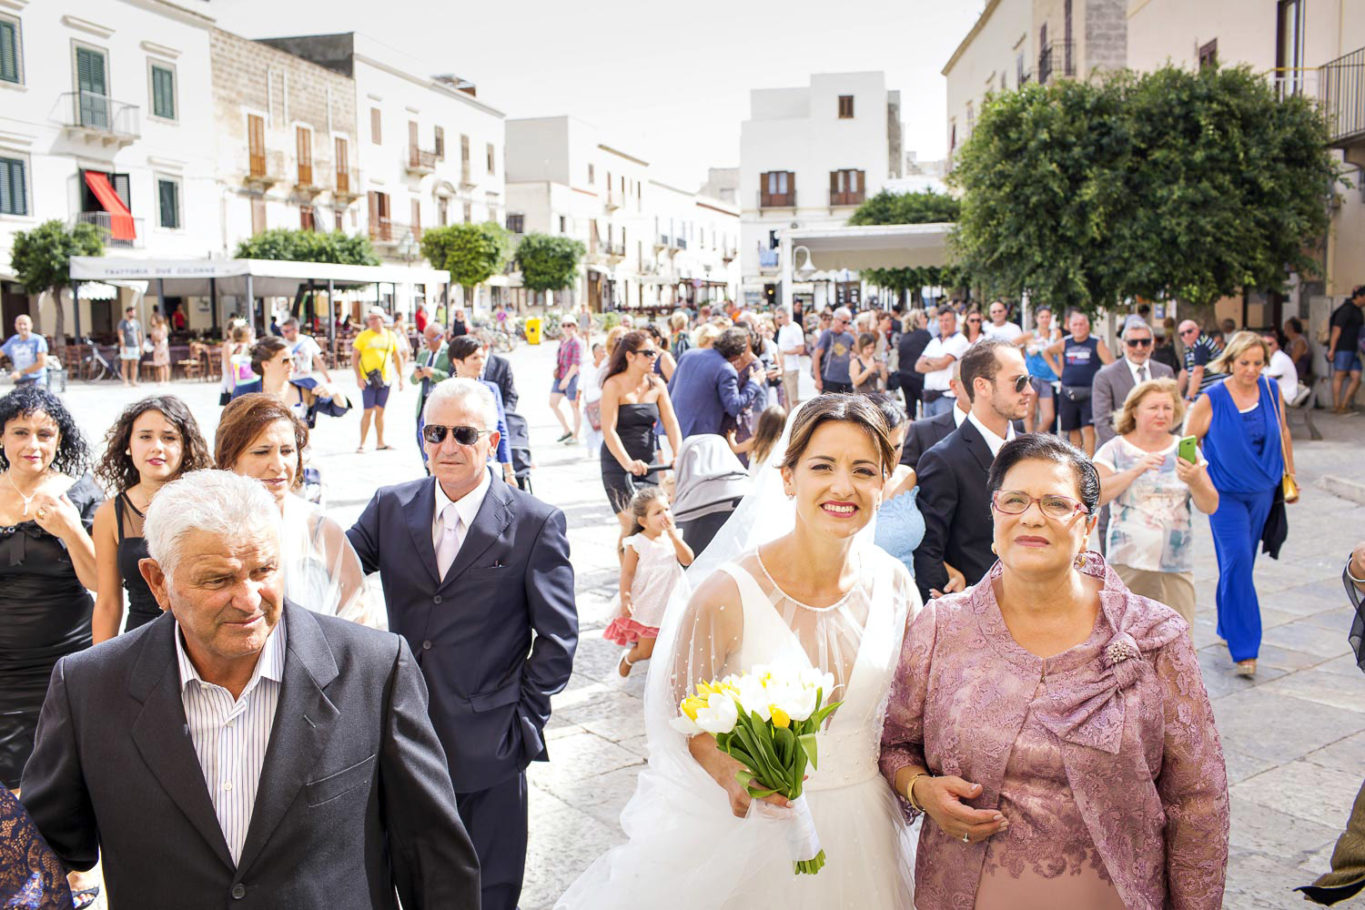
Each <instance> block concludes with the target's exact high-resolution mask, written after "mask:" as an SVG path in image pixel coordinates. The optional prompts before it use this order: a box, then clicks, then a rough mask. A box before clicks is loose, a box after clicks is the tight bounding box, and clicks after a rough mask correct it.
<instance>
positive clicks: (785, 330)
mask: <svg viewBox="0 0 1365 910" xmlns="http://www.w3.org/2000/svg"><path fill="white" fill-rule="evenodd" d="M805 343H806V333H805V332H803V331H801V326H799V325H797V324H796V323H794V322H789V323H787V324H786V325H784V326H783V327H782V328H780V329H778V330H777V349H778V350H779V351H781V352H782V369H783V370H784V371H785V372H787V373H795V372H798V371H799V370H800V369H801V368H802V364H803V363H809V360H808V359H807V357H806V355H804V354H802V355H799V356H798V355H795V354H790V353H788V352H789V351H790V350H791V349H792V348H799V347H801V346H802V345H804V344H805Z"/></svg>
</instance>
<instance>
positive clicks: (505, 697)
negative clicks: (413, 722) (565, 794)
mask: <svg viewBox="0 0 1365 910" xmlns="http://www.w3.org/2000/svg"><path fill="white" fill-rule="evenodd" d="M435 511H436V480H435V478H423V479H421V480H414V481H409V482H408V483H401V484H397V485H396V486H392V487H383V488H381V489H380V490H379V492H377V493H375V494H374V498H373V499H371V500H370V504H369V505H368V506H366V508H365V511H364V513H363V514H362V515H361V516H360V519H359V520H358V521H357V522H356V523H355V525H354V526H353V527H352V528H351V529H350V530H349V531H347V532H346V534H347V536H348V537H349V538H350V540H351V545H352V546H354V547H355V551H356V553H357V554H359V556H360V561H361V563H363V564H364V566H365V571H366V572H376V571H377V572H379V574H380V579H381V580H382V582H383V584H384V598H385V601H386V603H387V605H388V613H389V629H390V630H392V631H394V632H397V633H398V634H399V635H402V636H403V637H404V638H406V639H407V641H408V644H409V645H411V646H412V651H413V653H414V654H416V655H417V662H418V664H419V665H420V666H421V668H422V675H423V676H425V677H426V681H427V687H428V688H429V689H430V690H431V721H432V723H433V724H434V725H435V727H436V734H437V735H438V736H439V737H440V738H441V744H442V745H443V746H445V750H446V757H447V758H448V759H449V761H450V776H451V779H452V780H453V781H454V783H455V791H456V792H457V793H471V792H474V791H478V790H486V789H488V788H489V787H492V786H493V785H495V784H498V783H500V782H502V781H504V780H506V779H508V778H509V777H512V776H514V775H516V774H518V773H520V772H521V771H523V770H525V768H526V766H527V765H528V764H529V763H530V762H531V761H533V760H542V761H543V760H545V759H546V758H547V756H546V753H545V741H544V736H543V734H542V732H541V731H542V730H543V729H544V727H545V724H546V722H548V721H549V719H550V696H551V695H553V694H554V693H556V692H558V691H560V690H561V689H563V688H564V686H565V685H566V684H567V683H568V681H569V673H570V671H571V670H572V669H573V655H574V649H575V648H576V647H577V645H578V610H577V608H576V607H575V604H574V576H573V566H572V565H570V563H569V541H568V538H567V537H566V536H565V522H564V513H563V512H561V511H559V510H558V509H556V508H554V507H553V506H549V505H546V504H545V503H543V502H541V501H540V500H538V499H536V498H534V497H532V496H528V495H527V494H525V493H522V492H521V491H520V490H517V489H515V488H513V487H509V486H507V484H505V483H503V482H502V481H501V480H500V479H498V478H497V477H494V478H492V482H491V484H490V486H489V488H488V495H487V497H486V498H485V499H484V501H483V505H481V506H480V507H479V512H478V515H476V516H475V518H474V523H473V524H472V525H470V527H469V530H468V531H467V532H466V534H465V538H464V542H463V543H462V544H461V546H460V551H459V553H458V555H457V556H456V557H455V562H454V563H452V564H451V566H450V571H448V572H447V573H446V576H445V578H439V577H438V576H437V572H436V550H435V548H434V547H433V546H432V542H431V529H432V521H433V519H434V516H435Z"/></svg>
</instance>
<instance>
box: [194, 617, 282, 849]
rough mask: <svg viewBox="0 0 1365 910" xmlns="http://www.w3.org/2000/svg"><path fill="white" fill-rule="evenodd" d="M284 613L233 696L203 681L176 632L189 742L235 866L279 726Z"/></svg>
mask: <svg viewBox="0 0 1365 910" xmlns="http://www.w3.org/2000/svg"><path fill="white" fill-rule="evenodd" d="M284 649H285V631H284V612H283V611H281V612H280V620H279V623H278V624H277V625H276V626H275V630H274V631H273V632H272V633H271V634H270V637H269V638H267V639H266V640H265V647H264V648H262V649H261V655H260V657H259V658H258V659H257V661H256V669H255V670H254V671H253V672H252V674H251V679H250V680H249V681H248V682H247V684H246V688H244V689H242V695H241V697H240V698H238V699H235V700H234V699H233V697H232V693H231V692H229V691H228V690H227V689H224V688H223V687H222V686H217V685H214V684H213V683H209V682H205V681H204V680H203V678H202V677H200V675H199V671H198V670H196V669H195V668H194V664H193V663H191V662H190V658H189V655H188V654H186V653H185V646H184V644H183V643H182V642H181V640H180V630H179V628H177V629H176V634H175V656H176V659H177V660H178V661H179V664H180V699H181V701H182V702H183V704H184V706H185V720H186V721H187V722H188V723H189V730H190V740H191V741H192V742H193V743H194V752H195V754H196V755H197V756H198V757H199V766H200V767H201V768H202V769H203V771H204V783H205V784H206V785H207V786H208V790H209V798H210V799H211V800H212V801H213V809H214V812H215V813H217V815H218V825H219V827H220V828H222V829H223V838H224V839H225V840H226V841H227V846H228V852H229V853H231V854H232V862H233V863H234V864H236V863H237V861H238V860H239V859H240V858H241V855H242V844H243V843H245V842H246V832H247V828H249V827H250V825H251V810H252V808H253V807H254V806H255V804H256V790H257V788H258V787H259V786H260V782H261V766H262V765H263V764H264V763H265V750H266V747H267V746H268V745H270V730H271V728H272V727H274V725H275V708H276V707H277V706H278V705H279V701H280V685H281V683H283V681H284Z"/></svg>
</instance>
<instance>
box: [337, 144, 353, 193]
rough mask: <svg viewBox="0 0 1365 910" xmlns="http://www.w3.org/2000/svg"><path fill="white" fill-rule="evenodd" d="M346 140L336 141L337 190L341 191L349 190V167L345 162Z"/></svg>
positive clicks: (347, 191) (346, 191)
mask: <svg viewBox="0 0 1365 910" xmlns="http://www.w3.org/2000/svg"><path fill="white" fill-rule="evenodd" d="M346 158H347V155H346V140H345V139H341V138H338V139H337V141H336V167H337V190H338V191H339V192H342V193H349V192H350V191H351V169H350V168H349V167H348V166H347V164H346Z"/></svg>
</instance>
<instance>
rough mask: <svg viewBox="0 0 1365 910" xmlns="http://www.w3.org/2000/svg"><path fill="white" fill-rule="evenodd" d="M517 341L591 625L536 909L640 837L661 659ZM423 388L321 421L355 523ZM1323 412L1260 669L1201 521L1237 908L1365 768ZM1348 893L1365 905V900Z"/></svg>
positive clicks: (78, 406)
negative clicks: (626, 828) (651, 703)
mask: <svg viewBox="0 0 1365 910" xmlns="http://www.w3.org/2000/svg"><path fill="white" fill-rule="evenodd" d="M510 356H511V360H512V364H513V367H514V370H515V373H516V379H517V388H518V391H519V392H520V394H521V404H520V405H519V410H520V411H521V413H522V414H523V415H525V416H526V417H527V419H528V420H529V422H530V426H531V438H532V451H533V455H534V458H535V462H536V471H535V474H534V478H533V483H534V485H535V492H536V495H538V496H540V497H541V498H543V499H545V500H546V501H548V502H551V503H553V504H555V505H557V506H559V507H560V508H562V509H563V510H564V511H565V513H566V514H567V516H568V519H569V537H570V541H571V544H572V548H573V561H574V566H575V570H576V573H577V581H578V605H579V614H580V620H581V628H582V636H581V638H580V643H579V650H578V657H577V660H576V661H575V668H574V674H573V679H572V681H571V682H570V684H569V686H568V688H567V689H566V690H565V691H564V692H563V693H561V694H560V695H559V696H558V697H557V698H555V699H554V717H553V719H552V720H551V722H550V728H549V731H548V734H547V735H548V740H549V752H550V756H551V761H550V762H549V763H548V764H541V763H537V764H535V765H533V766H532V768H531V772H530V781H531V847H530V856H529V858H528V862H527V870H526V886H525V890H524V892H523V895H522V907H523V908H524V910H543V908H549V907H552V906H553V904H554V901H555V899H556V898H557V897H558V896H559V895H560V894H561V893H562V892H563V890H564V889H565V888H566V887H567V886H568V884H569V883H570V882H571V881H572V880H573V879H574V877H576V876H577V875H578V874H579V873H580V872H581V871H582V870H583V869H585V868H586V867H587V865H588V864H589V863H590V862H591V861H592V860H593V859H594V858H595V857H596V856H598V855H599V854H600V853H602V852H603V851H604V850H606V849H608V848H609V847H611V846H612V845H614V844H617V843H619V842H621V840H622V834H621V830H620V825H619V823H618V820H617V819H618V816H619V813H620V810H621V808H622V807H623V806H624V805H625V802H626V800H627V799H629V797H630V795H631V793H632V792H633V790H634V786H635V777H636V775H637V774H638V772H639V770H640V769H641V768H642V767H643V766H644V763H645V760H646V754H645V741H644V727H643V721H642V713H641V695H642V692H643V684H644V672H643V670H644V668H640V670H637V671H636V673H635V674H634V675H633V676H632V677H631V678H629V679H626V680H621V679H620V677H619V676H617V674H616V661H617V659H618V657H619V655H620V651H619V649H618V648H617V647H616V646H614V645H612V644H610V643H609V642H607V641H605V640H603V638H602V637H601V632H602V629H603V628H604V627H605V626H606V624H607V622H608V621H609V620H610V615H609V613H610V610H611V598H612V596H613V594H614V593H615V590H616V581H617V572H616V556H615V540H616V534H617V525H616V521H615V518H614V516H613V515H612V514H611V512H610V509H609V508H608V506H607V502H606V496H605V494H604V493H603V490H602V486H601V480H600V468H599V465H598V462H597V461H596V460H594V459H590V458H588V457H587V453H586V452H585V451H584V448H583V446H581V445H578V446H563V445H557V444H556V443H555V442H554V440H555V438H556V437H558V436H559V435H560V432H561V431H560V429H559V426H558V424H557V422H556V421H555V420H554V417H553V415H552V414H551V413H550V411H549V409H548V404H547V401H546V399H547V393H546V390H547V389H548V388H549V387H550V376H551V372H552V369H553V358H554V343H553V342H550V343H548V344H544V345H541V346H539V347H528V346H526V345H524V344H523V345H522V346H521V347H519V348H518V349H517V350H516V351H515V352H513V354H512V355H510ZM339 378H340V379H341V381H342V382H343V383H345V384H347V385H348V386H349V385H350V384H352V383H353V381H354V380H353V379H352V378H351V377H350V376H349V374H343V375H341V376H340V377H339ZM167 392H168V393H172V394H177V395H180V396H181V397H183V398H184V399H185V400H186V401H187V402H188V403H189V404H190V406H191V408H192V410H193V411H194V413H195V415H196V417H197V419H198V420H199V421H200V424H201V427H202V428H203V430H204V432H205V435H206V436H207V437H208V438H209V439H210V441H211V439H212V433H213V428H214V427H215V426H216V425H217V419H218V413H219V411H220V409H219V408H218V406H217V398H218V388H217V386H216V385H213V384H209V383H203V382H192V381H191V382H184V381H182V382H176V383H174V384H172V385H171V386H169V387H156V386H153V385H151V384H148V383H144V384H143V385H142V386H141V387H140V388H138V389H136V390H134V389H125V388H123V387H121V386H120V385H118V384H117V383H100V384H97V385H90V384H86V383H79V382H77V383H72V384H71V386H70V388H69V390H68V392H67V394H66V400H67V401H68V402H69V404H70V406H71V408H72V410H73V412H74V413H75V415H76V418H77V420H78V422H79V424H80V425H81V426H82V427H83V428H84V429H86V430H87V431H88V432H89V433H90V435H91V436H92V437H93V438H94V439H95V440H97V439H99V438H101V437H102V436H103V433H104V430H105V429H106V428H107V427H108V426H109V424H110V423H111V422H112V420H113V418H114V415H115V414H116V412H117V410H118V409H119V408H120V407H122V406H123V405H124V404H126V403H128V402H130V401H133V400H135V399H136V398H137V397H140V396H141V395H150V394H155V393H167ZM415 402H416V399H415V393H414V392H413V391H412V389H411V388H410V387H409V388H408V389H407V390H405V391H404V392H402V393H395V395H394V396H393V398H392V399H391V400H390V407H389V408H388V411H387V418H388V420H387V423H388V426H387V432H386V441H387V442H389V443H390V444H391V445H393V446H394V450H393V451H389V452H375V451H373V436H372V437H371V442H370V445H371V451H369V452H367V453H366V454H363V455H357V454H356V453H355V451H354V450H355V445H356V441H357V438H358V433H359V420H358V415H356V414H351V415H347V416H346V417H344V418H340V419H330V418H321V419H320V420H319V427H318V429H317V431H316V432H315V433H314V435H313V439H312V458H313V462H314V463H315V464H316V465H318V466H319V467H321V469H322V471H323V476H324V482H325V484H326V489H327V506H328V509H329V511H330V512H331V514H332V515H333V517H335V518H336V519H337V520H338V521H339V522H341V523H342V524H343V526H346V525H349V523H350V522H351V521H353V520H354V518H355V517H356V516H358V515H359V513H360V511H361V509H362V508H363V507H364V505H365V503H366V502H368V500H369V498H370V495H371V494H372V492H373V491H374V489H375V487H376V486H378V485H381V484H386V483H395V482H398V481H402V480H407V479H410V478H412V477H415V476H417V474H418V472H420V471H421V460H420V456H419V454H418V452H417V445H416V440H415V426H414V415H413V410H414V407H415ZM1318 425H1319V428H1320V429H1321V430H1322V432H1323V435H1324V437H1325V438H1324V439H1323V440H1322V441H1320V442H1315V443H1314V442H1309V441H1307V440H1306V439H1296V461H1297V465H1298V469H1299V482H1300V485H1301V486H1302V487H1303V498H1302V500H1301V501H1300V502H1299V503H1298V504H1296V505H1294V506H1291V507H1290V511H1289V522H1290V532H1289V540H1288V542H1287V543H1286V544H1285V547H1284V550H1283V552H1282V554H1281V559H1280V560H1279V561H1275V560H1271V559H1268V558H1266V557H1261V558H1260V559H1259V560H1258V562H1257V568H1256V582H1257V590H1258V592H1259V594H1260V597H1261V603H1262V611H1263V619H1264V624H1265V645H1264V647H1263V649H1262V652H1261V658H1260V667H1259V672H1258V676H1257V678H1256V679H1255V680H1254V681H1248V680H1244V679H1239V678H1237V677H1235V676H1233V675H1232V672H1231V666H1230V658H1229V656H1228V652H1227V649H1226V647H1225V646H1223V645H1222V644H1221V643H1220V642H1219V640H1218V638H1217V635H1216V633H1215V631H1214V628H1215V621H1214V587H1215V584H1216V580H1217V564H1216V561H1215V558H1214V553H1213V546H1212V539H1211V537H1210V536H1209V532H1208V529H1207V520H1205V519H1202V518H1201V519H1200V521H1199V524H1198V530H1197V531H1196V538H1197V544H1196V571H1195V581H1196V589H1197V591H1198V617H1197V621H1196V624H1195V629H1194V636H1195V643H1196V646H1197V647H1198V648H1199V659H1200V666H1201V667H1202V669H1203V672H1204V680H1205V685H1206V686H1207V688H1208V690H1209V694H1210V697H1211V698H1212V699H1213V704H1214V709H1215V713H1216V716H1217V722H1218V729H1219V733H1220V735H1221V736H1222V741H1223V746H1224V749H1225V750H1226V753H1227V762H1228V774H1229V783H1230V786H1231V796H1232V856H1231V861H1230V865H1229V869H1228V885H1227V893H1226V897H1225V903H1224V906H1225V907H1228V908H1232V910H1259V908H1272V907H1274V908H1282V907H1288V906H1300V905H1301V903H1302V902H1301V900H1300V896H1299V895H1297V894H1295V893H1293V892H1292V891H1291V890H1290V889H1292V888H1293V887H1294V886H1296V885H1301V884H1305V883H1307V882H1309V881H1311V880H1312V879H1313V878H1314V877H1315V876H1316V875H1317V874H1319V873H1321V872H1322V871H1325V870H1326V869H1327V867H1328V860H1329V857H1330V854H1331V847H1332V844H1333V842H1334V841H1335V839H1336V837H1337V835H1338V833H1339V832H1340V831H1341V829H1342V828H1343V826H1344V824H1345V821H1346V817H1347V814H1348V812H1349V810H1350V806H1351V801H1352V799H1353V798H1354V796H1355V793H1356V791H1357V789H1358V788H1359V786H1360V783H1361V779H1362V777H1365V674H1362V673H1361V672H1360V671H1359V670H1358V669H1357V668H1356V667H1355V663H1354V660H1353V658H1352V657H1351V656H1350V649H1349V646H1348V644H1347V641H1346V632H1347V629H1348V628H1349V625H1350V616H1351V612H1350V608H1349V605H1348V603H1347V601H1346V598H1345V594H1344V592H1343V590H1342V587H1341V583H1340V573H1341V567H1342V564H1343V560H1344V558H1345V556H1346V554H1347V553H1348V552H1349V550H1350V548H1351V547H1352V546H1353V545H1354V544H1355V543H1356V541H1357V540H1359V539H1361V538H1365V505H1361V504H1359V503H1356V502H1352V501H1349V500H1346V499H1341V498H1337V497H1336V496H1334V495H1332V494H1330V493H1328V492H1326V491H1325V490H1324V489H1323V488H1322V486H1321V484H1322V483H1323V478H1324V477H1328V476H1338V477H1344V478H1347V479H1348V480H1354V481H1356V482H1357V483H1359V482H1361V481H1365V476H1362V466H1363V465H1365V458H1362V457H1361V453H1362V451H1365V418H1362V417H1335V416H1332V415H1328V414H1324V415H1323V416H1322V417H1320V418H1318ZM92 441H93V440H92ZM645 905H646V904H645V903H642V906H645ZM1348 906H1365V899H1357V900H1356V901H1354V902H1351V903H1350V904H1348Z"/></svg>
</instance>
